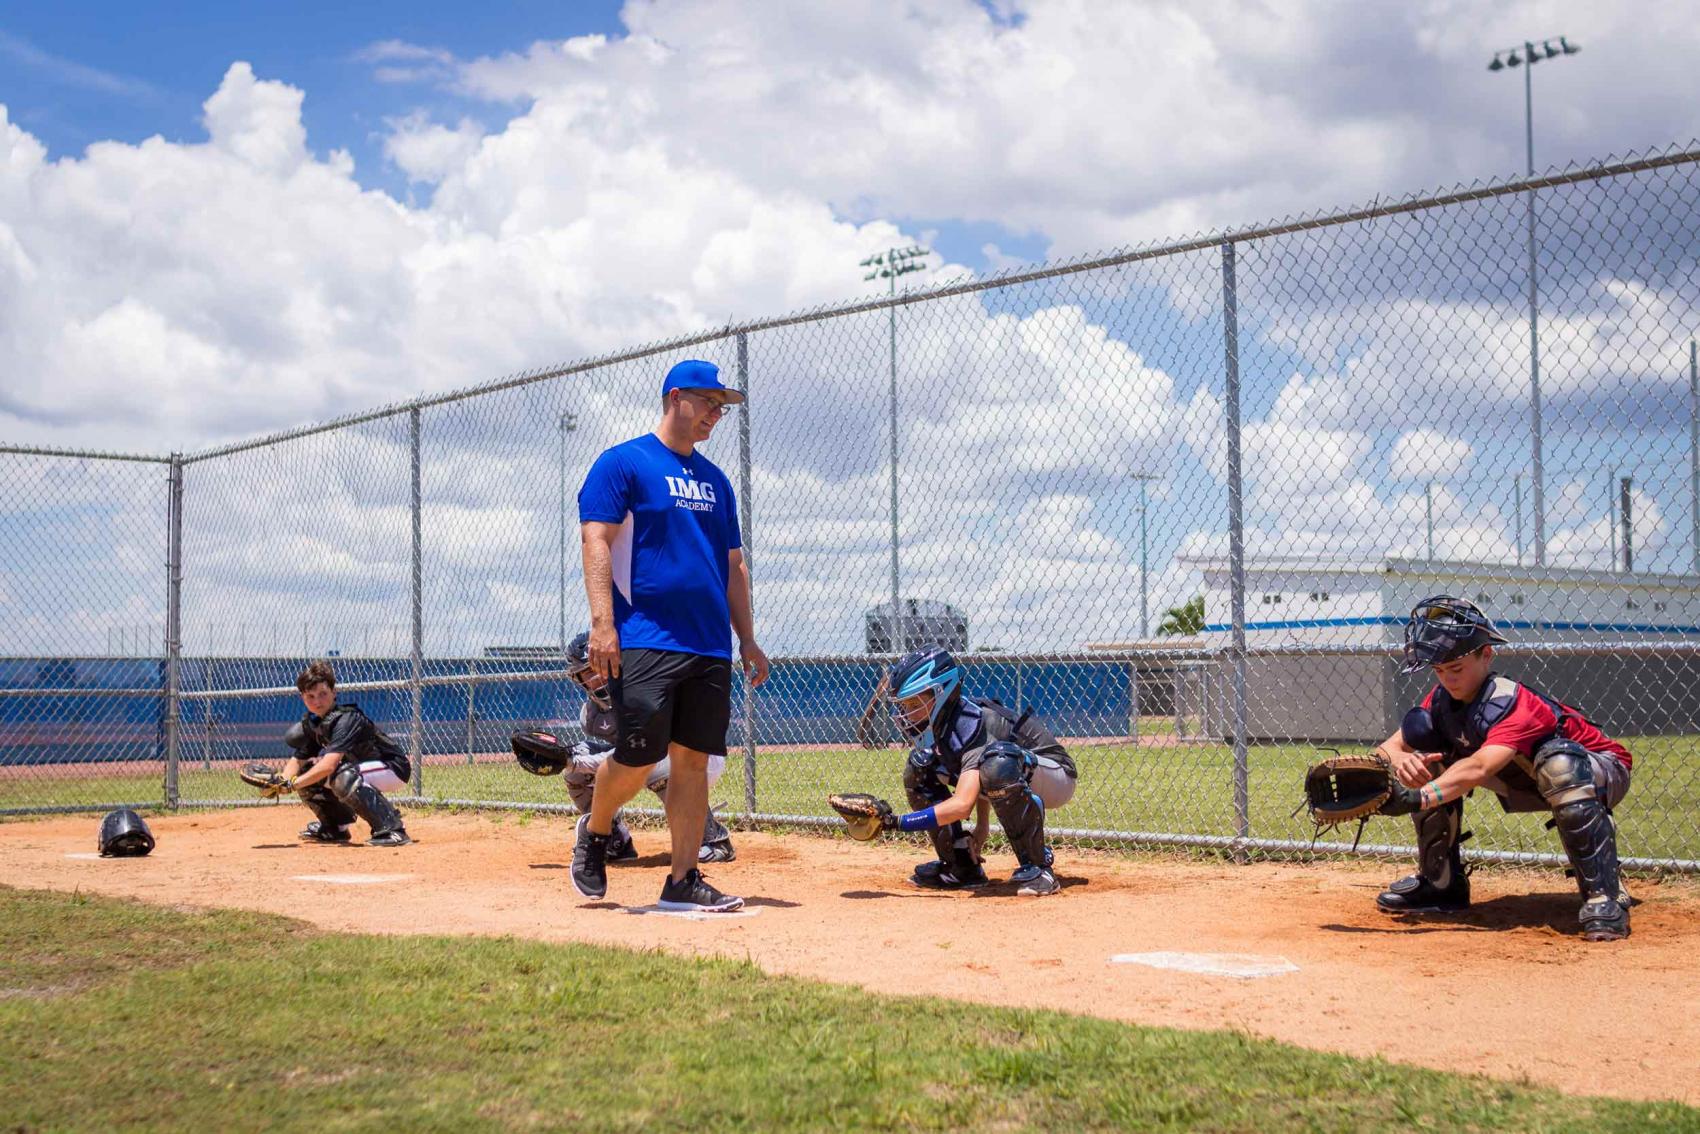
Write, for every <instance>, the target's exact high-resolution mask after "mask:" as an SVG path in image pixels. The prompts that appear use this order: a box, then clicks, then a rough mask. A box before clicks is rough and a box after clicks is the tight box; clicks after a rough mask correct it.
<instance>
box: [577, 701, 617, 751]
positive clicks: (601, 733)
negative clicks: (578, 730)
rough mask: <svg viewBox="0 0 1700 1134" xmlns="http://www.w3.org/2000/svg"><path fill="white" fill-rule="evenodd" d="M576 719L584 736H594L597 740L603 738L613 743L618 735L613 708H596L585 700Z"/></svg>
mask: <svg viewBox="0 0 1700 1134" xmlns="http://www.w3.org/2000/svg"><path fill="white" fill-rule="evenodd" d="M578 720H579V725H580V726H581V727H582V728H583V729H584V735H586V736H594V737H595V738H596V739H597V740H605V741H607V742H608V743H609V744H613V743H615V741H616V739H617V738H618V736H619V725H618V724H617V722H616V721H615V720H614V710H613V709H598V708H597V707H596V706H595V705H593V704H591V703H590V702H589V701H586V702H585V703H584V711H583V712H582V713H580V714H579V718H578Z"/></svg>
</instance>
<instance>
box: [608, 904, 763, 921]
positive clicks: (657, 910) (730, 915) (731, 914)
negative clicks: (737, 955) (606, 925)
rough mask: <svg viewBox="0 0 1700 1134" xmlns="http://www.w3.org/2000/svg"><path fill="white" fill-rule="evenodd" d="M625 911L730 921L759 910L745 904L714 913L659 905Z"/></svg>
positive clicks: (693, 919) (635, 907) (749, 915)
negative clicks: (673, 908) (734, 908)
mask: <svg viewBox="0 0 1700 1134" xmlns="http://www.w3.org/2000/svg"><path fill="white" fill-rule="evenodd" d="M626 912H627V913H629V914H638V915H640V916H641V915H654V916H657V917H676V918H681V919H683V920H685V921H732V920H734V919H735V918H740V917H755V916H756V915H757V914H759V913H760V912H761V910H759V909H750V908H749V907H748V906H745V907H744V908H743V909H738V910H726V911H724V912H721V913H715V912H714V911H713V910H664V909H662V908H661V907H660V906H627V907H626Z"/></svg>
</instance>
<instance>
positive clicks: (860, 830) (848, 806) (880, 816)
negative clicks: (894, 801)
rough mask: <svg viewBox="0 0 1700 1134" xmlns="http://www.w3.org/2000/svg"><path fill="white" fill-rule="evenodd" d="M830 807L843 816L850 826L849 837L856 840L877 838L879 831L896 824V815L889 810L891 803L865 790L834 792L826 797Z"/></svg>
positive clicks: (864, 841) (846, 823)
mask: <svg viewBox="0 0 1700 1134" xmlns="http://www.w3.org/2000/svg"><path fill="white" fill-rule="evenodd" d="M826 801H827V802H828V803H830V804H831V805H832V809H833V810H834V811H836V812H838V813H839V814H840V815H842V816H844V823H845V825H846V826H847V827H849V828H850V837H851V838H852V839H855V840H856V841H857V842H860V843H866V842H869V841H871V840H873V839H877V838H879V835H880V832H881V831H889V830H891V829H892V828H893V827H895V826H897V815H896V814H895V813H894V812H893V811H892V810H891V804H889V803H887V802H886V801H885V800H883V799H880V798H879V797H878V796H872V795H869V794H867V793H866V792H860V791H846V792H836V793H834V794H832V795H829V796H827V797H826Z"/></svg>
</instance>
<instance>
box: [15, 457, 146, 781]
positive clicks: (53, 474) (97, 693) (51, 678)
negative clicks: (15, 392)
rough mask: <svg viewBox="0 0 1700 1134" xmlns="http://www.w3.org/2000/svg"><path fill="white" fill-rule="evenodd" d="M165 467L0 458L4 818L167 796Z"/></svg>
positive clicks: (107, 460) (141, 462)
mask: <svg viewBox="0 0 1700 1134" xmlns="http://www.w3.org/2000/svg"><path fill="white" fill-rule="evenodd" d="M168 470H169V463H168V462H167V461H165V460H160V459H155V458H143V459H136V458H116V457H110V456H103V455H97V454H82V453H55V452H50V451H33V452H32V451H23V450H17V451H14V450H4V451H0V544H3V545H4V547H5V551H4V553H3V554H0V610H4V611H5V617H4V618H0V809H6V810H9V809H14V808H76V807H95V806H100V805H102V804H116V803H151V804H158V803H160V802H161V801H163V800H164V798H165V796H164V791H165V783H164V776H165V734H166V728H165V724H166V711H165V710H166V697H165V688H166V674H165V633H164V625H165V623H164V608H165V599H166V582H165V572H164V564H165V546H166V522H167V497H168Z"/></svg>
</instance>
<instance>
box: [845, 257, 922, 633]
mask: <svg viewBox="0 0 1700 1134" xmlns="http://www.w3.org/2000/svg"><path fill="white" fill-rule="evenodd" d="M932 254H933V250H932V249H931V248H923V247H921V246H920V245H919V244H911V245H910V246H909V247H907V248H888V249H886V250H885V251H884V252H877V253H875V254H874V255H872V256H869V257H868V258H867V259H865V260H863V261H862V262H861V264H860V265H859V266H860V267H863V268H867V269H868V271H867V273H866V274H865V275H863V276H862V278H863V279H864V280H885V281H886V283H887V285H888V287H887V294H889V295H890V296H892V297H893V298H896V296H897V277H898V276H906V275H908V274H909V273H910V272H919V271H924V270H925V269H926V267H927V266H926V265H925V264H924V263H921V261H923V260H925V259H926V258H927V257H928V256H931V255H932ZM886 315H887V316H888V318H887V325H888V327H889V330H890V340H891V396H890V405H889V409H890V413H891V624H890V626H889V627H888V630H889V631H890V636H891V652H892V653H894V654H901V653H903V641H904V639H903V607H902V601H903V600H902V594H901V591H900V589H899V588H900V576H899V574H898V565H897V305H896V304H895V303H894V304H892V305H891V306H890V307H888V308H886Z"/></svg>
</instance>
